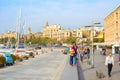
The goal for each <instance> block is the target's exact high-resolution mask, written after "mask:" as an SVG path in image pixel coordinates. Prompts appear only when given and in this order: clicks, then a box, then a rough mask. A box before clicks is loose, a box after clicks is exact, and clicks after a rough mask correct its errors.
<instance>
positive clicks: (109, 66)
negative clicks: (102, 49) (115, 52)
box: [108, 64, 113, 76]
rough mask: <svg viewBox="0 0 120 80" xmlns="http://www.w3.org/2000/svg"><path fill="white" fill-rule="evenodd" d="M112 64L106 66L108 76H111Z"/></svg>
mask: <svg viewBox="0 0 120 80" xmlns="http://www.w3.org/2000/svg"><path fill="white" fill-rule="evenodd" d="M112 67H113V65H112V64H108V75H109V76H111V71H112Z"/></svg>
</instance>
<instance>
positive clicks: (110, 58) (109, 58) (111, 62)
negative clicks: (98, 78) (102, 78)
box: [105, 53, 114, 77]
mask: <svg viewBox="0 0 120 80" xmlns="http://www.w3.org/2000/svg"><path fill="white" fill-rule="evenodd" d="M105 65H106V66H107V68H108V76H109V77H111V71H112V67H113V65H114V58H113V56H112V54H111V53H110V54H109V55H108V56H107V57H106V60H105Z"/></svg>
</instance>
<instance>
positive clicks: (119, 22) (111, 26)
mask: <svg viewBox="0 0 120 80" xmlns="http://www.w3.org/2000/svg"><path fill="white" fill-rule="evenodd" d="M104 32H105V42H107V43H115V42H120V6H119V7H118V8H116V9H115V10H114V11H113V12H111V13H110V14H109V15H108V16H107V17H106V18H105V19H104Z"/></svg>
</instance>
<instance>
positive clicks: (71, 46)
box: [69, 43, 75, 66]
mask: <svg viewBox="0 0 120 80" xmlns="http://www.w3.org/2000/svg"><path fill="white" fill-rule="evenodd" d="M69 50H70V65H71V66H73V57H74V54H75V50H74V45H73V43H71V44H70V45H69Z"/></svg>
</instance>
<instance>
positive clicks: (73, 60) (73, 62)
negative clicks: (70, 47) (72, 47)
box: [70, 54, 77, 65]
mask: <svg viewBox="0 0 120 80" xmlns="http://www.w3.org/2000/svg"><path fill="white" fill-rule="evenodd" d="M76 63H77V54H74V55H70V65H76Z"/></svg>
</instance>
